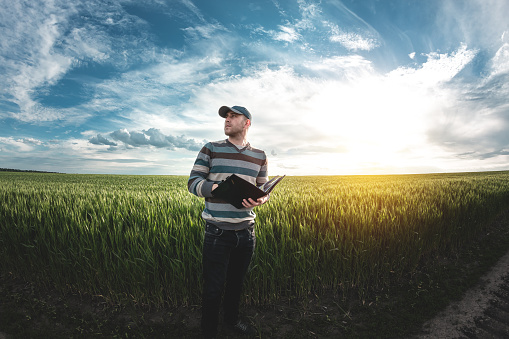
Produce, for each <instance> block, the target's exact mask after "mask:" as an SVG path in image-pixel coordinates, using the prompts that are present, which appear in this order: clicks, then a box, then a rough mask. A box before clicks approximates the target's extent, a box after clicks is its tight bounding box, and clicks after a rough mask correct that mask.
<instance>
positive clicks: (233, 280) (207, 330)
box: [201, 223, 256, 336]
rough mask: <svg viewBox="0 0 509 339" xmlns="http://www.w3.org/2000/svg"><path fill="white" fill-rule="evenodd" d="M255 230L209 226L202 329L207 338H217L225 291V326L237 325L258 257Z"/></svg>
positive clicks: (205, 256) (204, 252) (206, 229)
mask: <svg viewBox="0 0 509 339" xmlns="http://www.w3.org/2000/svg"><path fill="white" fill-rule="evenodd" d="M255 244H256V237H255V232H254V226H251V227H249V228H247V229H245V230H242V231H226V230H222V229H220V228H218V227H216V226H214V225H212V224H209V223H206V225H205V239H204V242H203V279H204V286H203V298H202V319H201V327H202V331H203V333H204V334H205V335H210V336H215V335H216V334H217V325H218V318H219V309H220V305H221V299H222V295H223V291H224V300H223V315H224V322H225V323H227V324H232V325H233V324H236V323H237V321H238V319H239V304H240V296H241V291H242V284H243V282H244V277H245V276H246V273H247V270H248V268H249V263H250V262H251V258H252V256H253V253H254V249H255Z"/></svg>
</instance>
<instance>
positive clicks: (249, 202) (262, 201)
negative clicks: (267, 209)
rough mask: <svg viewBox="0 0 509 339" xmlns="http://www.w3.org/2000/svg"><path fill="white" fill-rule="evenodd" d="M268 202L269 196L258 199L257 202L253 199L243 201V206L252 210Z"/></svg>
mask: <svg viewBox="0 0 509 339" xmlns="http://www.w3.org/2000/svg"><path fill="white" fill-rule="evenodd" d="M267 200H269V196H268V195H265V196H263V197H261V198H258V199H257V200H253V199H252V198H249V199H244V200H243V201H242V206H244V207H245V208H252V207H256V206H260V205H263V204H265V203H266V202H267Z"/></svg>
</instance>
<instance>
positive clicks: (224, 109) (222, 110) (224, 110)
mask: <svg viewBox="0 0 509 339" xmlns="http://www.w3.org/2000/svg"><path fill="white" fill-rule="evenodd" d="M231 111H232V109H231V108H230V107H228V106H221V108H220V109H219V115H220V116H221V117H223V118H226V114H228V112H231Z"/></svg>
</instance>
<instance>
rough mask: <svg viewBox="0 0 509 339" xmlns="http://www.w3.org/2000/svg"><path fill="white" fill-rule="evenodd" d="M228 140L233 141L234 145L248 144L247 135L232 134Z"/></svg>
mask: <svg viewBox="0 0 509 339" xmlns="http://www.w3.org/2000/svg"><path fill="white" fill-rule="evenodd" d="M228 141H229V142H231V143H232V144H234V145H239V146H246V145H247V140H246V136H245V135H235V136H233V135H230V136H229V137H228Z"/></svg>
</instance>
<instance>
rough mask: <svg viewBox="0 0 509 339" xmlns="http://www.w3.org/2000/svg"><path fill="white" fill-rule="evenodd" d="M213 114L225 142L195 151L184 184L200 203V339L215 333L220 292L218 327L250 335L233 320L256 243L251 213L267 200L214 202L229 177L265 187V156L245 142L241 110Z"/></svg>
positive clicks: (246, 116)
mask: <svg viewBox="0 0 509 339" xmlns="http://www.w3.org/2000/svg"><path fill="white" fill-rule="evenodd" d="M219 115H220V116H221V117H223V118H224V119H225V120H224V133H225V134H226V135H227V136H228V139H226V140H222V141H217V142H209V143H207V144H206V145H205V146H204V147H203V148H202V149H201V151H200V153H199V154H198V157H197V159H196V161H195V163H194V166H193V169H192V171H191V175H190V177H189V181H188V184H187V185H188V189H189V192H191V193H193V194H195V195H197V196H198V197H204V198H205V209H204V210H203V212H202V218H203V219H204V220H205V239H204V243H203V279H204V287H203V299H202V320H201V327H202V331H203V334H204V335H205V336H206V337H214V336H215V335H216V334H217V325H218V318H219V309H220V305H221V298H222V295H223V291H224V300H223V316H224V324H225V325H226V326H227V327H230V328H231V329H233V330H235V331H236V332H240V333H244V334H248V335H253V334H255V331H254V329H253V328H252V327H251V326H250V325H248V324H247V323H244V322H242V321H241V320H240V319H239V304H240V297H241V289H242V284H243V281H244V277H245V275H246V273H247V270H248V267H249V263H250V262H251V257H252V256H253V252H254V248H255V243H256V238H255V232H254V224H255V217H256V214H255V213H254V212H253V208H254V207H256V206H259V205H262V204H264V203H265V202H266V201H267V199H268V196H265V197H262V198H260V199H258V200H256V201H255V200H253V199H249V200H246V199H244V201H243V202H242V205H243V206H244V207H243V208H241V209H237V208H235V207H234V206H232V205H230V204H228V203H226V202H225V201H223V200H220V199H217V198H214V197H213V195H212V191H213V190H214V189H215V188H216V187H217V185H218V183H220V182H221V181H222V180H224V179H226V178H227V177H228V176H230V175H231V174H233V173H235V174H236V175H238V176H241V177H242V178H244V179H246V180H248V181H249V182H251V183H252V184H255V185H257V186H260V185H262V184H264V183H266V182H267V179H268V176H267V157H266V155H265V152H263V151H262V150H259V149H256V148H253V147H251V145H250V144H249V143H248V142H247V140H246V135H247V132H248V130H249V127H250V126H251V113H250V112H249V111H248V110H247V109H246V108H245V107H241V106H232V107H228V106H222V107H221V108H219Z"/></svg>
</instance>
